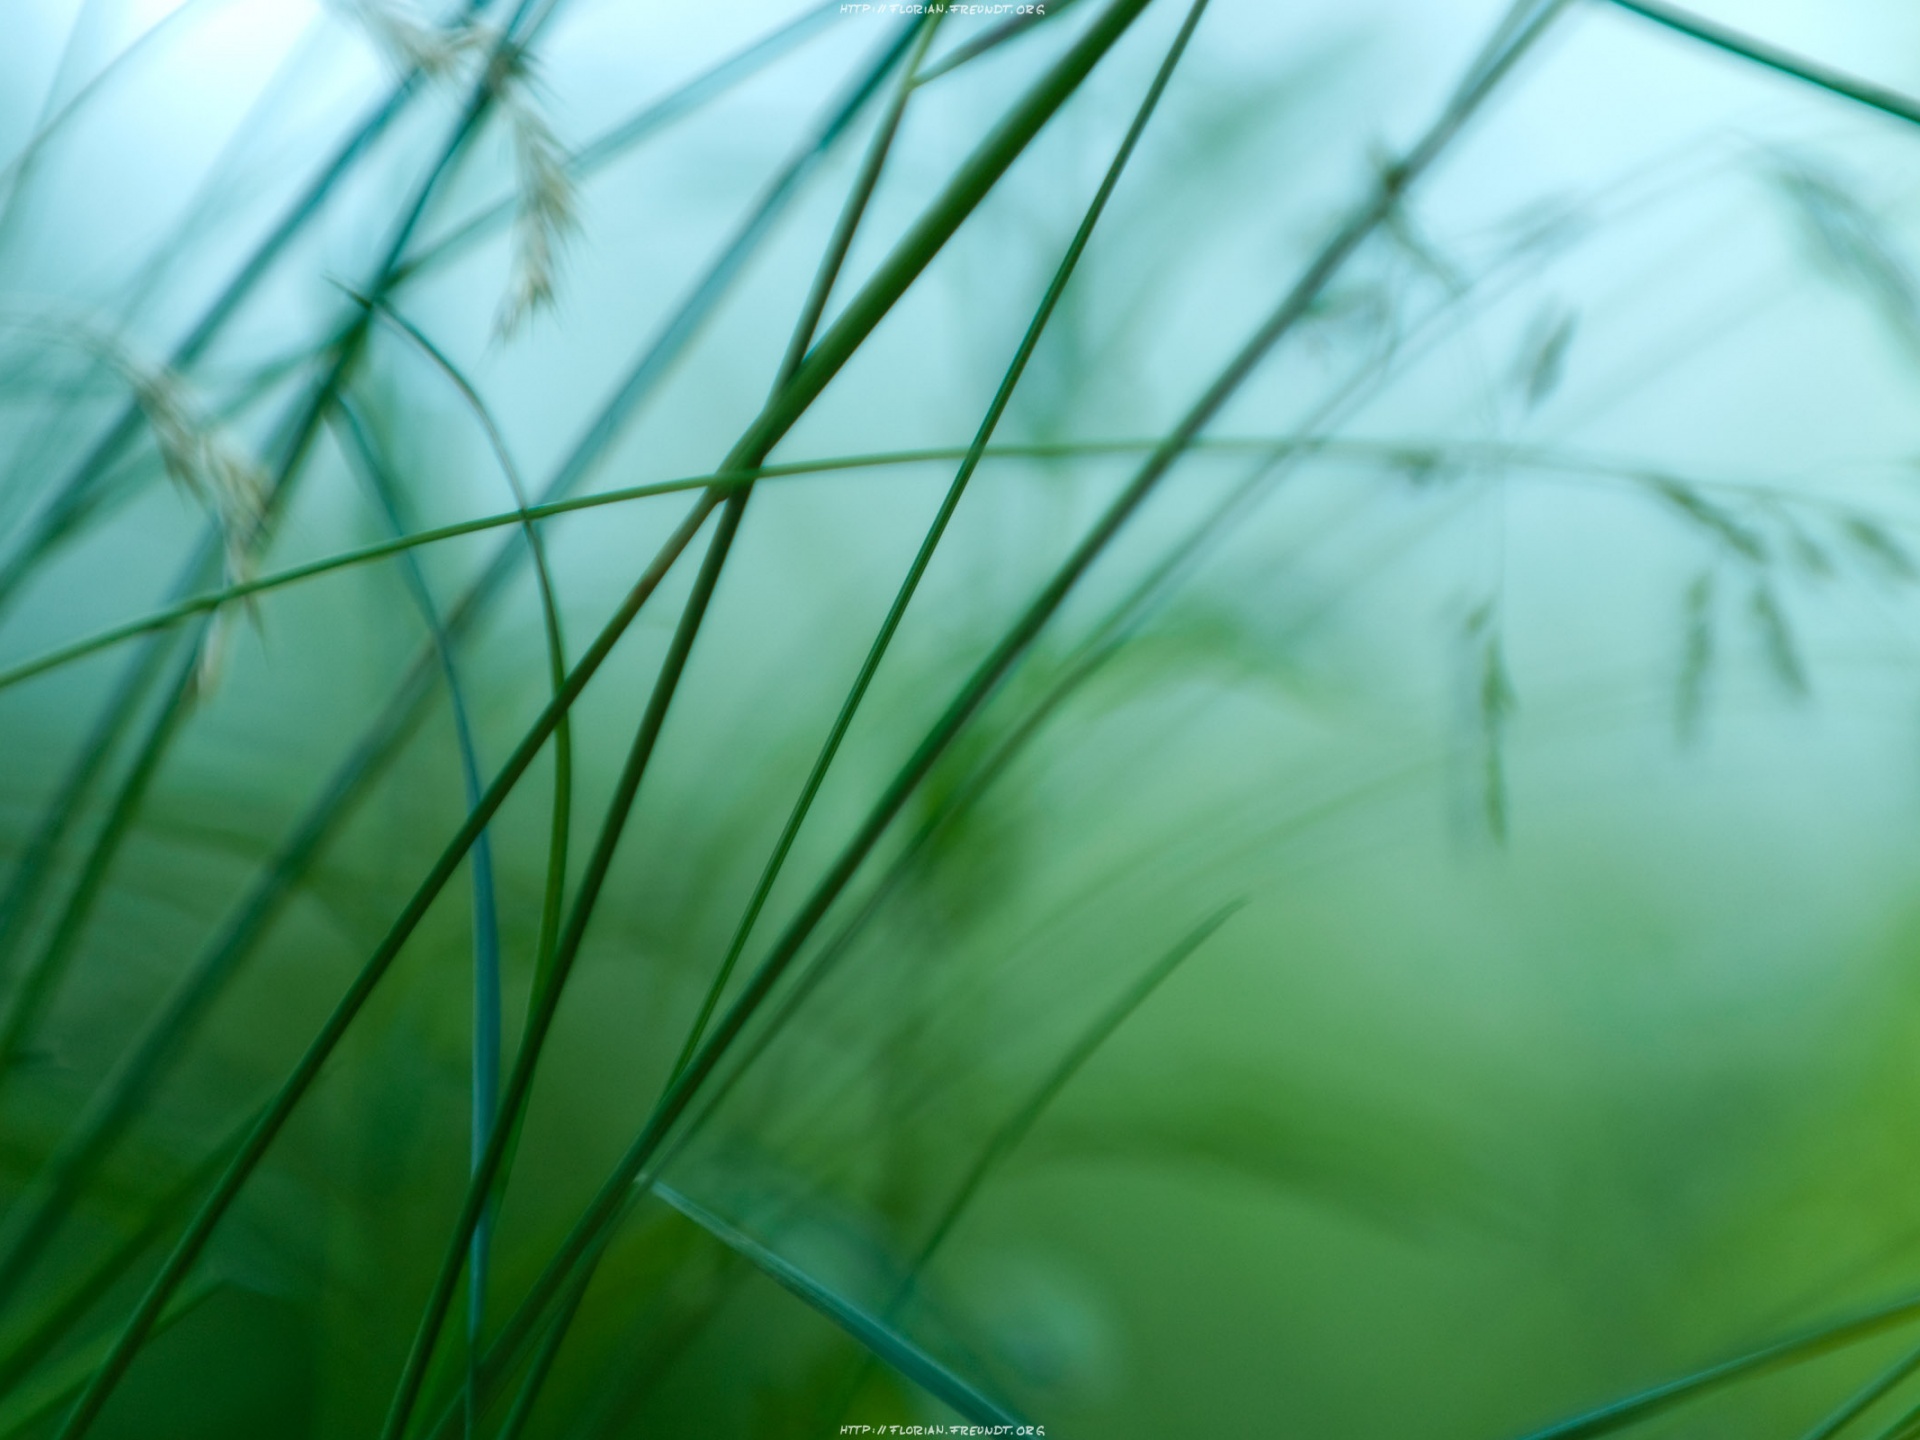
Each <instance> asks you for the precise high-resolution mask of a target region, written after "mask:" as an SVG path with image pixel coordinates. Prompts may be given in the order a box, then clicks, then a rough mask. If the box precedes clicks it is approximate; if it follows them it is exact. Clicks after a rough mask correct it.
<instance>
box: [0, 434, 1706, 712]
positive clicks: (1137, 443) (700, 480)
mask: <svg viewBox="0 0 1920 1440" xmlns="http://www.w3.org/2000/svg"><path fill="white" fill-rule="evenodd" d="M1159 443H1160V442H1159V441H1158V440H1155V439H1117V440H1078V441H1062V442H1056V443H1036V444H1024V443H1023V444H1002V445H989V446H988V447H987V448H986V450H985V451H984V452H983V453H982V456H981V458H982V460H1036V461H1047V460H1062V459H1074V458H1085V457H1096V458H1097V457H1108V456H1120V455H1137V454H1141V453H1144V452H1148V451H1151V450H1152V449H1153V448H1154V446H1155V445H1157V444H1159ZM1191 448H1192V449H1194V450H1202V451H1210V452H1214V453H1220V454H1230V453H1269V452H1270V453H1272V454H1275V455H1282V454H1297V455H1302V456H1306V455H1336V456H1349V457H1361V458H1368V459H1378V460H1381V461H1385V462H1394V461H1400V460H1404V459H1406V458H1407V456H1408V455H1409V454H1410V453H1411V451H1412V450H1413V449H1418V450H1419V453H1420V458H1421V459H1422V460H1423V461H1425V462H1428V463H1431V462H1432V461H1434V460H1436V459H1444V458H1446V456H1445V455H1443V453H1442V450H1441V449H1439V448H1435V447H1430V446H1429V447H1409V446H1408V445H1407V444H1405V443H1404V442H1397V441H1390V440H1386V441H1373V440H1336V439H1332V438H1323V437H1319V436H1309V437H1289V438H1276V439H1263V438H1260V437H1255V436H1240V437H1226V438H1217V439H1216V438H1209V437H1206V436H1202V437H1200V438H1198V439H1196V440H1195V441H1194V442H1193V445H1192V447H1191ZM970 449H971V447H970V446H959V445H940V446H929V447H927V448H924V449H916V450H890V451H877V452H874V453H872V454H865V455H835V456H828V457H824V458H822V459H818V460H794V461H783V462H780V463H776V464H767V465H761V466H756V467H753V468H750V469H746V470H740V471H735V472H733V473H731V474H722V473H720V472H718V471H715V472H713V473H710V474H705V475H689V476H684V477H682V478H679V479H674V480H661V481H656V482H653V483H651V484H646V485H630V486H625V487H622V488H620V489H615V490H602V491H598V492H596V493H594V494H591V495H579V496H574V497H571V498H568V499H562V500H549V501H544V502H542V503H539V504H531V505H528V506H526V507H525V509H524V510H521V509H514V510H506V511H501V512H498V513H496V514H492V515H482V516H477V517H475V518H474V519H471V520H457V521H454V522H452V523H451V524H447V525H440V526H435V527H433V528H430V529H426V530H418V531H414V532H413V533H412V534H409V535H405V536H402V537H400V538H398V539H394V540H383V541H378V542H376V543H374V544H371V545H364V546H360V547H358V548H355V549H352V550H343V551H340V552H339V553H337V554H334V555H329V556H325V557H322V558H321V559H317V560H309V561H306V562H304V563H303V564H299V565H293V566H289V567H288V568H287V569H285V570H276V571H273V572H271V573H269V574H265V575H260V576H256V577H255V578H253V579H251V580H246V581H242V582H239V583H237V584H233V585H227V586H224V587H222V588H221V589H218V590H209V591H206V592H204V593H202V594H198V595H194V596H191V597H190V598H188V599H185V600H182V601H179V602H178V603H176V604H173V605H169V606H167V607H165V608H164V609H160V610H155V611H153V612H151V613H149V614H147V615H143V616H141V617H139V618H138V619H135V620H129V621H125V622H124V623H122V624H119V625H115V626H113V627H111V628H110V629H106V630H102V631H99V632H97V633H95V634H93V635H89V636H86V637H84V638H82V639H79V640H75V641H72V642H70V643H68V644H65V645H61V646H57V647H55V648H54V649H52V650H47V651H44V652H42V653H41V654H39V655H36V656H33V657H31V658H29V659H26V660H22V661H19V662H17V663H16V664H14V665H12V666H9V667H6V668H3V669H0V690H5V689H8V688H10V687H12V686H15V685H19V684H22V683H24V682H25V681H28V680H32V679H35V678H37V677H38V676H41V675H45V674H47V673H49V672H51V671H54V670H58V669H60V668H62V667H63V666H67V665H71V664H73V663H75V662H76V661H80V660H84V659H86V658H88V657H89V656H92V655H96V654H99V653H100V652H101V651H104V650H108V649H111V648H113V647H114V646H115V645H119V644H121V643H123V642H125V641H127V640H132V639H137V638H139V637H140V636H142V635H149V634H152V633H154V632H155V631H159V630H165V629H167V628H169V627H171V626H174V625H177V624H179V623H180V622H181V621H183V620H189V619H192V618H193V617H194V616H196V615H204V614H206V613H207V612H209V611H212V610H218V609H220V608H221V607H222V606H225V605H230V604H232V603H233V602H234V601H236V600H246V599H249V598H251V597H253V596H256V595H263V594H266V593H269V592H271V591H274V590H279V589H282V588H284V587H285V586H288V585H295V584H299V583H300V582H302V581H305V580H312V579H316V578H318V577H320V576H322V575H330V574H333V573H334V572H336V571H340V570H348V569H352V568H354V567H356V566H359V565H367V564H371V563H373V562H374V561H377V560H386V559H391V558H392V557H394V556H396V555H400V554H404V553H405V552H406V551H408V550H412V549H416V548H418V547H420V546H423V545H436V544H439V543H440V542H442V541H445V540H457V539H459V538H461V537H462V536H466V535H478V534H481V533H484V532H485V531H488V530H499V529H505V528H508V527H515V526H524V525H525V523H526V522H528V521H538V520H546V519H550V518H552V517H554V516H556V515H569V514H572V513H573V512H574V511H577V510H597V509H599V508H600V507H602V506H606V505H624V504H627V503H629V502H631V501H634V500H645V499H650V498H653V497H656V496H660V495H676V494H680V493H682V492H684V491H688V490H706V489H718V490H720V491H722V492H727V491H731V490H735V489H739V488H740V487H742V486H745V485H752V484H757V483H759V482H760V481H762V480H780V479H789V478H795V477H800V476H808V475H822V474H831V473H838V472H843V471H848V470H864V469H877V468H882V467H890V466H910V465H925V464H931V463H937V462H940V461H959V460H965V459H966V458H967V454H968V452H969V450H970ZM1448 453H1453V452H1448ZM1457 457H1458V459H1459V460H1460V461H1462V462H1466V461H1472V460H1480V459H1483V458H1495V459H1504V460H1511V461H1514V462H1518V463H1524V464H1527V465H1530V466H1533V467H1536V468H1540V469H1560V470H1565V471H1567V472H1568V473H1571V474H1580V475H1592V476H1614V477H1622V476H1624V477H1629V478H1632V479H1634V480H1635V481H1636V482H1637V483H1643V484H1644V483H1647V479H1646V477H1645V475H1644V474H1643V472H1642V471H1641V470H1640V468H1639V467H1638V466H1636V465H1635V464H1634V463H1633V462H1631V461H1627V460H1620V461H1607V460H1583V459H1579V458H1570V457H1564V456H1556V455H1554V454H1552V453H1549V452H1545V451H1529V450H1525V449H1522V448H1520V447H1511V446H1508V447H1499V448H1498V449H1497V450H1496V451H1495V452H1493V453H1492V454H1491V455H1489V456H1483V455H1482V454H1481V453H1480V451H1479V450H1478V449H1477V448H1475V447H1462V448H1459V449H1458V451H1457ZM1694 488H1696V489H1697V488H1699V482H1696V483H1695V485H1694Z"/></svg>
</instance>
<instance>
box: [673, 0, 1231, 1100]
mask: <svg viewBox="0 0 1920 1440" xmlns="http://www.w3.org/2000/svg"><path fill="white" fill-rule="evenodd" d="M1205 8H1206V5H1205V0H1200V3H1197V4H1195V5H1193V6H1192V7H1191V8H1190V9H1189V10H1188V12H1187V18H1186V20H1185V21H1184V22H1183V23H1182V25H1181V27H1180V29H1179V31H1178V32H1177V33H1176V34H1175V36H1174V41H1173V44H1172V46H1171V47H1170V48H1169V49H1168V51H1167V55H1166V58H1165V59H1164V60H1163V61H1162V62H1161V64H1160V69H1159V70H1158V71H1157V72H1156V73H1155V75H1154V78H1153V81H1152V83H1151V84H1150V85H1149V86H1148V88H1147V94H1146V97H1145V98H1144V99H1143V100H1142V101H1141V103H1140V106H1139V108H1138V110H1137V111H1136V112H1135V113H1134V117H1133V122H1132V124H1131V125H1129V126H1128V127H1127V132H1126V134H1125V136H1124V137H1123V138H1122V140H1121V142H1120V147H1119V149H1118V150H1117V151H1116V152H1115V154H1114V157H1113V160H1112V162H1111V163H1110V164H1109V165H1108V167H1107V172H1106V174H1105V175H1104V176H1103V177H1102V178H1101V181H1100V184H1099V186H1098V187H1097V188H1096V189H1095V191H1094V196H1093V199H1092V200H1091V202H1089V204H1088V206H1087V209H1086V212H1085V213H1084V215H1082V217H1081V220H1080V224H1079V227H1078V228H1077V229H1076V230H1075V231H1074V234H1073V238H1072V239H1071V240H1070V241H1069V242H1068V244H1067V249H1066V252H1065V253H1064V254H1063V255H1062V256H1061V258H1060V263H1059V264H1058V265H1057V266H1056V267H1055V269H1054V273H1053V277H1052V279H1051V280H1050V281H1049V282H1048V285H1047V288H1046V291H1045V293H1044V294H1043V295H1042V296H1041V300H1040V304H1039V307H1038V308H1037V309H1036V310H1035V311H1034V314H1033V317H1032V319H1031V320H1029V321H1028V324H1027V329H1026V333H1025V334H1024V335H1023V336H1022V337H1021V339H1020V343H1019V344H1018V346H1016V347H1015V350H1014V355H1013V359H1012V361H1011V362H1010V363H1009V364H1008V366H1007V369H1006V373H1005V374H1004V375H1003V376H1002V377H1001V380H1000V385H999V387H998V389H997V390H995V392H994V395H993V399H992V400H991V401H990V402H989V404H988V406H987V411H986V414H985V415H984V416H983V417H982V418H981V421H980V425H979V428H978V429H977V430H976V431H975V433H974V437H973V442H972V444H971V445H969V446H968V448H967V453H966V455H965V456H963V457H962V459H961V461H960V468H959V470H958V471H957V472H956V473H955V475H954V477H953V482H952V484H951V485H949V486H948V488H947V493H946V495H945V497H944V498H943V499H942V500H941V502H940V506H939V508H938V510H937V511H936V512H935V513H934V517H933V521H932V523H931V524H930V525H929V526H928V527H927V533H926V536H925V537H924V538H923V539H922V540H921V542H920V549H919V551H918V552H917V553H916V554H915V555H914V557H913V561H912V563H911V564H909V565H908V567H907V573H906V577H905V578H904V579H903V580H902V581H901V582H900V588H899V590H898V591H897V592H896V593H895V595H894V598H893V603H892V605H891V606H890V607H889V609H888V611H887V614H886V618H885V619H883V620H882V621H881V623H880V629H879V632H878V633H877V634H876V635H875V636H874V639H873V643H872V645H871V646H869V647H868V650H867V655H866V659H865V660H864V661H862V663H861V666H860V670H859V673H858V674H857V675H856V676H855V677H854V681H853V685H852V687H851V688H850V689H849V690H848V692H847V695H846V698H845V699H844V700H843V701H842V702H841V705H840V712H839V714H838V715H836V716H835V717H834V721H833V724H832V726H831V727H830V728H829V729H828V732H827V738H826V740H825V742H824V743H823V744H822V745H821V747H820V753H819V754H818V755H817V756H816V757H815V759H814V762H813V768H812V769H811V770H810V771H809V772H808V774H807V778H806V780H805V781H804V782H803V783H802V784H801V787H800V794H799V796H798V797H797V798H796V799H795V800H794V803H793V808H792V809H791V810H790V811H789V812H788V815H787V819H786V823H785V824H784V826H783V827H782V828H781V831H780V835H779V838H778V839H777V840H776V841H775V842H774V847H773V852H772V853H771V854H770V855H769V856H768V857H767V862H766V864H765V866H763V867H762V869H761V872H760V878H759V880H758V881H757V882H756V883H755V884H754V888H753V893H752V894H751V895H750V896H749V897H748V900H747V906H746V909H745V910H744V911H743V912H742V914H741V917H740V921H739V924H738V925H737V926H736V927H735V929H734V933H733V938H732V939H731V940H730V941H729V942H728V945H727V949H726V953H725V954H724V955H723V956H722V957H721V961H720V968H719V969H718V971H716V972H715V975H714V978H713V982H712V984H711V985H710V986H709V987H708V989H707V993H706V996H705V998H704V999H703V1000H702V1001H701V1003H700V1009H699V1011H698V1012H697V1013H696V1014H695V1016H694V1020H693V1024H692V1025H691V1026H689V1027H688V1029H687V1038H686V1040H685V1042H684V1043H683V1044H682V1046H681V1049H680V1054H679V1056H678V1057H677V1058H676V1059H675V1061H674V1065H673V1070H672V1071H671V1073H670V1075H669V1077H668V1078H669V1082H671V1080H672V1079H673V1078H674V1077H677V1076H678V1075H679V1073H680V1072H681V1071H682V1070H684V1069H686V1067H687V1062H688V1061H689V1060H691V1059H692V1058H693V1052H694V1050H695V1049H696V1048H698V1046H699V1044H700V1040H701V1037H702V1036H703V1035H704V1034H705V1033H706V1028H707V1022H708V1021H709V1020H711V1019H712V1017H713V1012H714V1009H715V1007H716V1006H718V1005H719V1003H720V998H721V996H722V995H723V994H724V993H725V991H726V987H727V982H728V981H729V980H730V979H731V978H732V976H733V970H734V967H735V965H736V964H738V962H739V959H740V955H741V953H742V952H743V951H744V950H745V949H746V946H747V941H748V939H749V937H750V936H751V935H752V933H753V927H754V925H755V924H756V923H757V922H758V921H759V919H760V912H761V910H762V909H763V908H764V907H765V905H766V903H767V897H768V896H769V895H770V894H772V893H773V887H774V884H775V882H776V881H777V880H778V879H779V878H780V872H781V869H782V868H783V867H784V865H785V864H786V859H787V856H788V854H789V853H790V852H791V850H792V849H793V843H794V841H795V840H796V839H797V838H798V836H799V834H800V827H801V826H802V825H804V824H805V823H806V819H807V814H808V811H809V810H810V809H811V808H812V806H813V801H814V797H815V796H816V795H818V794H819V792H820V786H821V785H822V784H823V783H824V782H825V780H826V776H827V771H828V770H829V769H830V768H831V767H832V765H833V762H834V758H835V757H836V756H837V755H838V754H839V751H840V744H841V741H842V740H844V739H845V738H846V734H847V730H848V729H849V727H850V726H851V725H852V724H853V717H854V715H855V714H856V713H857V712H858V711H859V708H860V705H861V703H862V702H863V701H864V700H865V699H866V694H867V689H868V687H869V686H870V685H871V684H872V682H873V677H874V675H875V674H876V673H877V672H878V671H879V669H880V663H881V661H882V660H884V659H885V658H886V653H887V649H888V647H889V646H890V645H891V644H892V643H893V637H894V634H895V632H896V631H897V630H898V629H899V628H900V622H901V620H902V619H904V618H905V616H906V612H907V607H908V606H909V605H911V604H912V603H913V597H914V593H915V592H916V591H917V590H918V589H919V586H920V580H921V578H922V577H923V576H924V575H925V574H926V570H927V566H928V565H929V564H931V563H932V561H933V552H934V551H935V550H936V549H937V548H939V545H940V541H941V539H942V537H943V536H945V534H946V531H947V525H948V523H949V522H950V521H951V520H952V519H953V514H954V511H955V510H956V509H958V508H959V505H960V500H961V497H962V496H963V495H964V494H965V493H966V489H967V484H968V482H969V481H970V480H971V479H972V478H973V474H974V471H975V470H976V469H977V468H978V467H979V464H980V460H981V457H982V456H983V455H984V454H985V453H986V448H987V445H988V442H990V441H991V440H992V439H993V434H994V431H995V430H996V429H998V428H999V424H1000V420H1001V417H1002V416H1003V415H1005V414H1006V409H1007V406H1008V404H1009V403H1010V402H1011V401H1012V399H1013V392H1014V389H1015V387H1017V386H1018V385H1019V383H1020V379H1021V377H1022V376H1023V375H1024V374H1025V373H1026V369H1027V363H1028V361H1030V360H1031V359H1032V358H1033V352H1034V350H1035V348H1036V347H1037V346H1038V345H1039V343H1040V336H1041V335H1042V334H1043V333H1044V332H1045V330H1046V326H1047V322H1048V321H1049V320H1051V319H1052V318H1053V312H1054V309H1055V307H1056V306H1058V304H1059V303H1060V297H1061V295H1062V294H1064V293H1065V291H1066V288H1067V282H1068V281H1069V280H1071V279H1072V278H1073V272H1074V270H1075V268H1076V267H1077V266H1078V265H1079V262H1080V256H1081V255H1082V254H1083V253H1084V252H1085V250H1086V247H1087V242H1088V241H1089V240H1090V239H1091V238H1092V236H1093V230H1094V227H1095V226H1096V225H1098V224H1099V223H1100V217H1101V215H1102V214H1104V213H1105V211H1106V206H1107V201H1108V199H1109V198H1110V197H1111V196H1112V194H1113V190H1114V187H1115V186H1116V185H1118V184H1119V182H1120V176H1121V174H1122V172H1123V171H1124V170H1125V169H1126V166H1127V161H1128V160H1129V159H1130V158H1131V157H1132V155H1133V151H1134V147H1135V146H1136V145H1138V144H1139V141H1140V136H1141V135H1142V134H1143V133H1144V132H1145V130H1146V127H1147V123H1148V121H1149V120H1150V119H1151V118H1152V116H1153V112H1154V110H1155V108H1156V107H1157V106H1158V105H1159V103H1160V97H1161V95H1162V94H1163V93H1164V92H1165V90H1166V87H1167V82H1168V81H1169V80H1171V79H1172V77H1173V71H1174V68H1175V67H1176V66H1177V65H1178V64H1179V63H1180V57H1181V55H1182V54H1183V53H1184V52H1185V50H1186V47H1187V41H1188V40H1189V39H1190V38H1191V37H1192V35H1193V31H1194V28H1195V26H1197V25H1198V24H1199V21H1200V16H1201V14H1202V12H1203V11H1204V10H1205ZM1017 18H1019V17H1016V19H1017Z"/></svg>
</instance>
